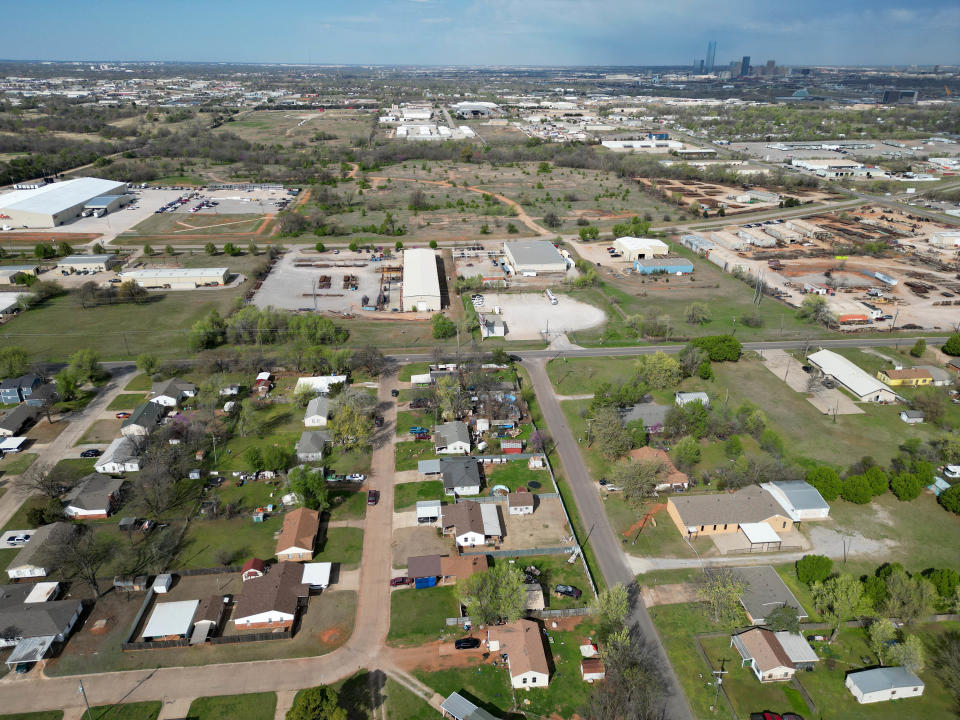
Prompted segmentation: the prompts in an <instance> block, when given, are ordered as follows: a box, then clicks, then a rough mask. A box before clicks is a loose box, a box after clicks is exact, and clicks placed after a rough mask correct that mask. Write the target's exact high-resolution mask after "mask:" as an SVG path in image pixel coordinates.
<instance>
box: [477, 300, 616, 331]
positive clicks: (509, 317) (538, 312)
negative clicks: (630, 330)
mask: <svg viewBox="0 0 960 720" xmlns="http://www.w3.org/2000/svg"><path fill="white" fill-rule="evenodd" d="M556 297H557V304H556V305H552V304H551V303H550V301H549V300H547V298H546V296H544V295H543V294H542V293H532V292H531V293H517V294H511V293H484V294H483V300H484V304H483V307H481V308H477V309H478V311H479V312H482V313H492V312H493V309H494V308H495V307H497V306H499V307H500V310H501V317H502V318H503V321H504V323H505V324H506V326H507V339H508V340H539V339H541V338H542V336H543V333H545V332H549V333H558V332H567V331H571V330H586V329H587V328H591V327H594V326H596V325H600V324H601V323H603V322H604V320H605V319H606V314H605V313H604V312H603V310H601V309H600V308H596V307H594V306H593V305H588V304H587V303H583V302H579V301H577V300H573V299H572V298H570V297H567V296H566V295H562V294H558V295H557V296H556Z"/></svg>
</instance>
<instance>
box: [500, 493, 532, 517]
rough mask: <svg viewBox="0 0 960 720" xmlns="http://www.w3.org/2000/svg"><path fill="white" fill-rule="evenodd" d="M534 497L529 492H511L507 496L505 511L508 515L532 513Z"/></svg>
mask: <svg viewBox="0 0 960 720" xmlns="http://www.w3.org/2000/svg"><path fill="white" fill-rule="evenodd" d="M535 502H536V498H535V497H534V494H533V493H530V492H512V493H510V494H509V495H508V496H507V512H508V513H509V514H510V515H533V506H534V503H535Z"/></svg>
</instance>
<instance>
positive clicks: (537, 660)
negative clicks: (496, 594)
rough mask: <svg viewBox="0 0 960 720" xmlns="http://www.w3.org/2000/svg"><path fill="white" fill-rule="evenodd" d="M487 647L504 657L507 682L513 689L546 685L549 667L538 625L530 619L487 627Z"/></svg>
mask: <svg viewBox="0 0 960 720" xmlns="http://www.w3.org/2000/svg"><path fill="white" fill-rule="evenodd" d="M487 649H488V650H490V652H492V653H500V654H501V655H506V656H507V668H508V670H509V672H510V684H511V685H512V686H513V687H514V688H516V689H521V688H526V689H529V688H539V687H547V686H548V685H549V684H550V666H549V664H548V663H547V653H546V650H545V649H544V647H543V637H542V635H541V631H540V626H539V625H538V624H537V623H536V622H534V621H533V620H514V621H513V622H511V623H507V624H506V625H493V626H490V627H489V628H488V629H487Z"/></svg>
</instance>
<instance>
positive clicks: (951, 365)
mask: <svg viewBox="0 0 960 720" xmlns="http://www.w3.org/2000/svg"><path fill="white" fill-rule="evenodd" d="M947 370H949V371H950V372H952V373H954V374H955V375H960V358H952V359H950V360H947Z"/></svg>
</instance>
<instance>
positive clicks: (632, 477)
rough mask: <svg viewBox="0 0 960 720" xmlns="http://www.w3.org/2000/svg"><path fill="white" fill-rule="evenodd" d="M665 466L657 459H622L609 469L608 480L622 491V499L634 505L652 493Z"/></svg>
mask: <svg viewBox="0 0 960 720" xmlns="http://www.w3.org/2000/svg"><path fill="white" fill-rule="evenodd" d="M665 470H666V468H665V467H664V465H663V463H661V462H657V461H655V460H654V461H640V462H637V461H634V460H629V459H624V460H621V461H619V462H618V463H617V464H615V465H614V466H613V467H612V468H611V469H610V477H609V480H610V482H611V483H612V484H613V485H614V486H615V487H619V488H620V489H621V490H622V491H623V497H624V499H625V500H626V501H627V502H629V503H630V504H632V505H634V506H639V505H642V504H643V501H644V500H646V499H647V498H649V497H650V496H651V495H653V492H654V490H656V488H657V482H658V480H659V479H660V476H661V475H663V474H664V472H665Z"/></svg>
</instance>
